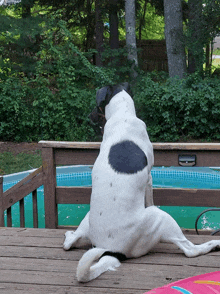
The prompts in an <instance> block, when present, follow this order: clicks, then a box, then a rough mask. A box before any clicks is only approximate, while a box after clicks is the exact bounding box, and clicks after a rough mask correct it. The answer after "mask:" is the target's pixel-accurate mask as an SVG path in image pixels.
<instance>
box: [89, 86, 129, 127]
mask: <svg viewBox="0 0 220 294" xmlns="http://www.w3.org/2000/svg"><path fill="white" fill-rule="evenodd" d="M123 90H125V91H126V92H127V93H128V94H131V90H130V85H129V84H128V83H122V84H119V85H113V86H105V87H103V88H101V89H99V90H98V91H97V93H96V105H97V106H96V107H95V108H94V109H93V111H92V112H91V113H90V115H89V118H90V119H91V121H92V122H93V123H95V124H98V125H99V126H100V128H101V129H102V131H103V128H104V126H105V123H106V119H105V107H106V105H108V104H109V102H110V100H111V99H112V97H114V96H115V95H116V94H118V93H120V92H121V91H123Z"/></svg>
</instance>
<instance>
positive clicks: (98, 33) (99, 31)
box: [95, 0, 104, 66]
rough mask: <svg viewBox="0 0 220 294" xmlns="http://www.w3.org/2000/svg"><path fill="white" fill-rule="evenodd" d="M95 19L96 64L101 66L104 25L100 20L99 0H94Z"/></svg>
mask: <svg viewBox="0 0 220 294" xmlns="http://www.w3.org/2000/svg"><path fill="white" fill-rule="evenodd" d="M95 20H96V27H95V37H96V50H97V51H98V53H97V54H96V65H97V66H102V65H103V64H102V52H103V32H104V25H103V20H102V13H101V0H96V1H95Z"/></svg>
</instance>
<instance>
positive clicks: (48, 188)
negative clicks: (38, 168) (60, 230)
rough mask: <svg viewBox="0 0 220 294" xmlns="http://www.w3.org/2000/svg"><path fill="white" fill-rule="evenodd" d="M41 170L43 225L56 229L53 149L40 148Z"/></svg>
mask: <svg viewBox="0 0 220 294" xmlns="http://www.w3.org/2000/svg"><path fill="white" fill-rule="evenodd" d="M42 159H43V171H44V179H43V184H44V206H45V227H46V228H48V229H56V228H57V225H58V216H57V204H56V166H55V161H54V149H53V148H52V147H43V148H42Z"/></svg>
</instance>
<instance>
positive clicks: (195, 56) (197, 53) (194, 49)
mask: <svg viewBox="0 0 220 294" xmlns="http://www.w3.org/2000/svg"><path fill="white" fill-rule="evenodd" d="M188 5H189V25H188V36H189V40H188V72H189V73H194V72H196V71H199V72H201V73H202V72H203V42H202V38H203V36H201V29H202V27H201V26H202V22H201V21H202V0H189V2H188Z"/></svg>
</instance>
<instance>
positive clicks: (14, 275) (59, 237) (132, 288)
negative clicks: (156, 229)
mask: <svg viewBox="0 0 220 294" xmlns="http://www.w3.org/2000/svg"><path fill="white" fill-rule="evenodd" d="M64 232H65V230H57V229H29V228H0V293H1V294H4V293H7V294H9V293H10V294H11V293H15V294H18V293H19V294H27V293H28V294H36V293H53V294H54V293H62V294H67V293H71V294H85V293H87V294H103V293H108V294H113V293H114V294H119V293H120V294H142V293H144V292H146V291H148V290H151V289H152V288H155V287H159V286H163V285H165V284H168V283H171V282H174V281H177V280H179V279H183V278H187V277H189V276H194V275H199V274H204V273H208V272H212V271H218V270H219V260H220V252H211V253H209V254H207V255H204V256H200V257H196V258H191V259H190V258H187V257H185V256H184V255H183V254H182V253H181V252H180V250H179V249H177V248H176V247H175V246H174V245H170V244H165V243H163V244H159V245H158V246H157V247H156V248H155V249H154V250H153V251H152V252H151V253H150V254H148V255H146V256H144V257H141V258H138V259H131V260H127V261H125V262H123V263H122V265H121V267H120V268H119V269H118V270H117V271H115V272H107V273H104V274H103V275H101V276H100V277H99V278H98V279H96V280H94V281H91V282H89V283H85V284H83V283H78V282H77V280H76V278H75V273H76V267H77V264H78V261H79V259H80V257H81V256H82V254H83V252H84V251H85V250H78V249H74V250H71V251H64V250H63V249H62V243H63V236H64ZM188 238H189V239H190V240H191V241H192V242H194V243H196V244H199V243H202V242H205V241H209V240H211V239H219V237H211V236H203V235H200V236H196V235H188Z"/></svg>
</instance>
